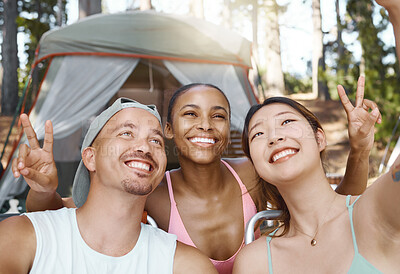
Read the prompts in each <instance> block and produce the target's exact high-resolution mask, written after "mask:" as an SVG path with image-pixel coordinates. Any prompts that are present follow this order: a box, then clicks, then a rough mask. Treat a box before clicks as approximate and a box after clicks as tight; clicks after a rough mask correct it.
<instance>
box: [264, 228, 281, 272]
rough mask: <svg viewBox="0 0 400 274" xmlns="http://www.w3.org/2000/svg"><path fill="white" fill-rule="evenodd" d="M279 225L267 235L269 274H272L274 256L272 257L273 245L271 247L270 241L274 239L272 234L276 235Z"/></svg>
mask: <svg viewBox="0 0 400 274" xmlns="http://www.w3.org/2000/svg"><path fill="white" fill-rule="evenodd" d="M278 229H279V227H278V228H277V229H275V230H274V231H273V232H271V233H270V234H269V235H268V236H267V252H268V271H269V274H272V273H273V271H272V257H271V247H270V242H271V240H272V237H271V236H274V235H275V233H276V232H277V231H278Z"/></svg>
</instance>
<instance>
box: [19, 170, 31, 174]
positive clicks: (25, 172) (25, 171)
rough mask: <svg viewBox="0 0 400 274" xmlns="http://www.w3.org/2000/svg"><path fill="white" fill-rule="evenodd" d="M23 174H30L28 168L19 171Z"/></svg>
mask: <svg viewBox="0 0 400 274" xmlns="http://www.w3.org/2000/svg"><path fill="white" fill-rule="evenodd" d="M19 172H20V173H21V174H22V175H28V173H29V171H28V170H27V169H21V170H20V171H19Z"/></svg>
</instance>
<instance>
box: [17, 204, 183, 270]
mask: <svg viewBox="0 0 400 274" xmlns="http://www.w3.org/2000/svg"><path fill="white" fill-rule="evenodd" d="M75 210H76V209H75V208H62V209H59V210H54V211H45V212H32V213H26V214H24V215H26V216H27V217H28V218H29V219H30V221H31V222H32V224H33V227H34V228H35V233H36V254H35V259H34V261H33V265H32V269H31V271H30V273H40V274H46V273H49V274H50V273H51V274H55V273H56V274H58V273H70V274H72V273H73V274H75V273H79V274H88V273H96V274H102V273H107V274H109V273H115V274H117V273H118V274H121V273H157V274H158V273H172V272H173V271H172V270H173V260H174V255H175V249H176V236H175V235H172V234H168V233H166V232H164V231H162V230H160V229H158V228H154V227H151V226H149V225H145V224H142V225H141V227H142V229H141V231H140V235H139V238H138V241H137V243H136V245H135V247H134V248H133V249H132V250H131V251H130V252H129V253H128V254H126V255H124V256H121V257H112V256H107V255H104V254H101V253H99V252H97V251H95V250H93V249H91V248H90V247H89V246H88V245H87V244H86V243H85V241H84V240H83V239H82V237H81V234H80V233H79V229H78V224H77V221H76V214H75Z"/></svg>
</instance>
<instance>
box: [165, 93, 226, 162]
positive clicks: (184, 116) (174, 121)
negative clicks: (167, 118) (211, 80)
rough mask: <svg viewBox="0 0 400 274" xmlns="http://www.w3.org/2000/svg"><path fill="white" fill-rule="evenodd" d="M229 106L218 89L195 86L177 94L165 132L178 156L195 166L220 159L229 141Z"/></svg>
mask: <svg viewBox="0 0 400 274" xmlns="http://www.w3.org/2000/svg"><path fill="white" fill-rule="evenodd" d="M229 125H230V122H229V104H228V102H227V101H226V98H225V96H224V95H223V94H222V93H221V92H220V91H218V90H216V89H215V88H212V87H208V86H196V87H193V88H191V89H189V90H188V91H185V92H184V93H183V94H181V95H180V96H179V97H178V98H177V99H176V102H175V105H174V107H173V109H172V113H171V123H168V124H167V126H166V129H165V135H166V136H167V137H168V138H172V137H173V138H174V141H175V145H176V147H177V150H178V152H179V155H180V157H187V158H190V159H191V160H193V161H195V162H198V163H207V162H210V161H212V160H215V158H220V157H221V155H222V153H223V151H224V150H225V148H226V146H227V144H228V142H229V131H230V128H229Z"/></svg>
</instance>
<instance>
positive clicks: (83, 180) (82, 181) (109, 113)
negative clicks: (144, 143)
mask: <svg viewBox="0 0 400 274" xmlns="http://www.w3.org/2000/svg"><path fill="white" fill-rule="evenodd" d="M125 108H140V109H144V110H147V111H148V112H150V113H151V114H153V115H154V116H155V117H156V118H157V119H158V121H159V122H160V125H161V127H162V123H161V117H160V114H159V113H158V111H157V108H156V106H155V105H143V104H141V103H139V102H136V101H135V100H132V99H128V98H119V99H117V100H116V101H115V102H114V103H113V104H112V105H111V106H110V107H109V108H107V109H106V110H104V111H103V112H102V113H100V115H99V116H97V117H96V118H95V119H94V120H93V122H92V123H91V124H90V127H89V130H88V131H87V133H86V135H85V139H84V140H83V143H82V149H81V152H83V150H84V149H85V148H87V147H89V146H91V145H92V144H93V141H94V140H95V139H96V137H97V135H99V132H100V131H101V130H102V129H103V127H104V125H105V124H106V123H107V122H108V120H110V119H111V117H113V116H114V115H115V114H116V113H117V112H118V111H120V110H123V109H125ZM89 188H90V177H89V171H88V170H87V168H86V167H85V165H84V164H83V162H82V160H81V161H80V163H79V166H78V169H77V170H76V173H75V178H74V183H73V186H72V199H73V200H74V203H75V205H76V206H77V207H81V206H82V205H83V204H84V203H85V202H86V198H87V196H88V193H89Z"/></svg>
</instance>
